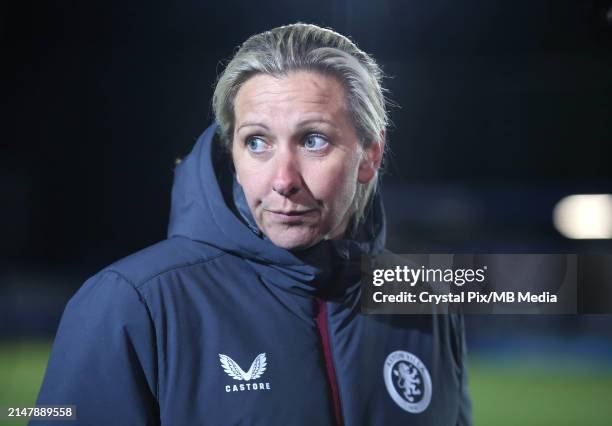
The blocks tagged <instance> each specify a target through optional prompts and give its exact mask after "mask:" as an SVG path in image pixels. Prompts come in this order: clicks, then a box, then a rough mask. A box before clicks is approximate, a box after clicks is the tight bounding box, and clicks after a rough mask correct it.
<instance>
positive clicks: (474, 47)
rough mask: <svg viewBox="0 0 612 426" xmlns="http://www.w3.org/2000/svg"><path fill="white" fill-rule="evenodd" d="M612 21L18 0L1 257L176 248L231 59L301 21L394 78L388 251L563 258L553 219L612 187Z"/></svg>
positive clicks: (505, 7)
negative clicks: (175, 200)
mask: <svg viewBox="0 0 612 426" xmlns="http://www.w3.org/2000/svg"><path fill="white" fill-rule="evenodd" d="M123 3H125V4H123ZM611 5H612V2H610V1H603V2H598V1H563V0H550V1H544V0H535V1H523V2H516V1H499V0H494V1H491V0H489V1H461V2H457V1H451V0H437V1H427V2H417V1H402V2H400V1H397V2H370V1H365V0H355V1H347V0H344V1H342V0H340V1H338V0H336V1H328V0H326V1H308V2H298V1H289V2H277V1H259V2H243V1H235V0H228V1H223V2H202V1H184V2H177V3H176V4H170V3H168V2H158V1H151V2H99V3H92V2H77V1H43V2H13V3H12V4H5V5H3V6H2V9H1V12H0V13H1V16H2V18H1V21H0V22H1V26H2V27H1V28H2V52H3V54H2V56H3V58H4V60H3V61H2V62H3V63H4V65H3V66H2V70H1V72H2V82H3V83H2V84H3V88H2V111H1V116H2V121H3V123H4V124H3V126H2V127H3V132H2V133H3V136H2V139H3V144H2V145H3V155H2V157H1V159H0V161H1V166H2V167H1V170H2V179H0V181H1V182H2V187H1V188H2V193H3V199H4V202H3V203H2V204H3V208H2V209H1V218H2V223H3V225H4V232H3V244H2V245H1V249H0V250H1V252H0V255H1V258H2V259H3V260H4V261H5V262H6V263H7V265H12V266H16V265H18V266H20V267H24V268H30V267H32V266H34V265H37V266H43V267H44V266H53V267H56V266H58V265H66V266H77V265H84V264H89V265H91V267H92V268H94V269H95V267H102V266H103V265H104V264H106V263H108V262H111V261H113V260H115V259H117V258H119V257H122V256H123V255H126V254H128V253H130V252H132V251H134V250H137V249H139V248H142V247H144V246H146V245H149V244H151V243H153V242H155V241H157V240H159V239H161V238H163V237H164V234H165V227H166V222H167V218H168V211H169V199H170V198H169V194H170V188H171V184H172V169H173V164H174V160H175V158H177V157H179V156H182V155H184V154H186V153H187V152H188V151H189V149H190V147H191V145H192V144H193V142H194V141H195V139H196V137H197V136H198V135H199V133H200V132H201V131H202V130H203V129H204V128H206V127H207V125H208V124H209V123H210V121H211V108H210V99H211V95H212V91H213V86H214V82H215V78H216V76H217V73H218V72H220V70H221V69H222V66H221V64H220V62H221V61H223V60H227V59H228V58H229V57H231V55H232V52H234V49H235V48H236V46H238V45H239V44H240V43H241V42H242V41H244V40H245V39H246V38H247V37H248V36H249V35H251V34H254V33H256V32H260V31H263V30H266V29H269V28H272V27H274V26H278V25H281V24H286V23H291V22H296V21H303V22H312V23H317V24H319V25H323V26H330V27H332V28H334V29H336V30H337V31H339V32H341V33H343V34H347V35H349V36H350V37H351V38H352V39H353V40H354V41H355V42H357V43H358V45H359V46H360V47H361V48H362V49H364V50H366V51H367V52H369V53H371V54H372V55H373V56H374V57H375V58H376V59H377V60H378V61H379V62H380V63H381V65H382V66H383V68H384V70H385V71H386V73H387V74H388V75H389V77H390V78H389V79H388V80H387V82H386V84H387V87H388V88H389V89H390V98H391V99H392V100H393V101H394V102H395V103H397V104H398V105H399V107H398V108H392V109H391V117H392V120H393V122H394V123H395V126H394V127H393V128H392V129H390V131H389V142H390V147H391V149H392V153H391V154H392V155H391V156H390V157H389V161H388V165H387V166H388V167H387V175H386V177H385V181H384V183H385V187H388V188H389V189H388V192H390V193H393V195H394V196H393V197H389V198H391V199H392V200H393V205H391V206H388V215H389V217H390V220H391V226H392V229H396V230H398V229H400V230H402V236H401V238H392V239H391V241H390V243H391V246H392V248H393V249H395V250H397V251H407V250H410V249H413V248H419V249H423V250H425V249H430V248H431V247H432V246H436V247H437V246H439V245H442V246H444V247H446V246H449V245H450V246H451V247H453V246H456V245H464V244H468V245H476V246H477V247H482V246H483V245H484V246H488V245H498V246H501V247H504V246H518V247H522V246H527V245H529V246H543V247H547V248H548V247H550V246H551V244H554V245H556V246H561V247H564V248H568V244H567V241H565V240H564V239H562V238H561V237H560V236H559V235H558V234H557V233H556V232H555V231H554V229H553V227H552V222H551V220H550V214H551V209H552V206H553V205H554V203H556V202H557V201H558V200H559V199H560V198H561V196H562V195H564V194H565V193H572V192H577V191H578V192H580V191H582V192H585V191H586V192H593V191H595V192H610V190H611V188H612V186H611V185H610V183H611V181H612V168H611V167H610V158H611V157H610V151H611V150H610V141H611V140H612V139H611V136H612V124H611V121H612V120H611V119H612V96H611V94H612V31H611V30H612V26H611V25H610V22H609V21H608V20H607V19H606V12H607V10H608V9H607V8H608V7H610V6H611ZM449 209H450V211H449ZM453 213H456V214H453ZM421 222H422V223H421ZM393 226H395V227H396V228H393ZM394 234H397V233H394ZM573 244H578V243H573ZM593 244H595V242H591V243H590V244H589V245H588V246H589V247H591V246H592V245H593ZM583 246H584V245H583ZM572 247H573V246H572ZM581 247H582V246H581ZM606 247H609V245H608V246H606ZM92 272H93V271H92Z"/></svg>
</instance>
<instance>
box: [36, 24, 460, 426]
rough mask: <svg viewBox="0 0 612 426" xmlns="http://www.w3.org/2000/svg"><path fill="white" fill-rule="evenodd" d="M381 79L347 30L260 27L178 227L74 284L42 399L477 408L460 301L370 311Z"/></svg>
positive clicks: (225, 90)
mask: <svg viewBox="0 0 612 426" xmlns="http://www.w3.org/2000/svg"><path fill="white" fill-rule="evenodd" d="M380 80H381V72H380V69H379V67H378V66H377V64H376V63H375V62H374V61H373V59H372V58H371V57H369V56H368V55H367V54H365V53H364V52H362V51H361V50H359V49H358V48H357V47H356V46H355V45H354V44H353V43H352V42H351V41H350V40H348V39H347V38H346V37H344V36H342V35H340V34H337V33H335V32H333V31H331V30H327V29H322V28H319V27H317V26H314V25H305V24H295V25H289V26H284V27H280V28H275V29H273V30H271V31H268V32H264V33H261V34H257V35H255V36H253V37H251V38H250V39H249V40H247V41H246V42H245V43H244V44H243V45H242V46H241V48H240V50H239V51H238V52H237V54H236V55H235V57H234V58H233V59H232V61H231V62H229V63H228V65H227V67H226V68H225V71H224V72H223V74H222V75H221V76H220V78H219V81H218V82H217V86H216V90H215V94H214V99H213V107H214V111H215V118H216V124H214V125H212V126H211V127H209V128H208V129H207V130H206V131H205V132H204V134H203V135H202V136H201V137H200V139H199V140H198V142H197V143H196V145H195V147H194V149H193V151H192V152H191V154H190V155H189V156H188V157H187V158H186V159H185V160H184V161H183V162H182V163H181V164H180V165H179V166H178V167H177V170H176V178H175V183H174V187H173V191H172V211H171V218H170V226H169V231H168V239H167V240H165V241H162V242H160V243H158V244H156V245H154V246H152V247H149V248H147V249H145V250H143V251H141V252H139V253H136V254H134V255H132V256H130V257H128V258H126V259H123V260H121V261H119V262H117V263H115V264H113V265H111V266H109V267H108V268H106V269H104V270H103V271H101V272H100V273H98V274H97V275H95V276H94V277H92V278H91V279H89V280H88V281H87V282H86V283H85V284H84V285H83V287H82V288H81V289H80V290H79V291H78V292H77V294H76V295H75V296H74V297H73V298H72V299H71V301H70V302H69V304H68V306H67V308H66V311H65V313H64V316H63V318H62V321H61V324H60V328H59V331H58V334H57V338H56V341H55V344H54V346H53V350H52V354H51V358H50V361H49V365H48V368H47V373H46V377H45V380H44V383H43V386H42V389H41V392H40V396H39V400H38V403H39V404H74V405H75V406H76V412H77V418H78V422H79V423H81V424H87V425H97V424H100V425H119V424H125V425H139V424H159V423H161V424H164V425H191V424H193V425H206V424H211V425H224V424H262V425H273V424H279V425H302V424H303V425H341V424H345V425H366V424H368V425H369V424H381V425H382V424H384V425H395V424H415V425H425V424H427V425H446V424H448V425H451V424H452V425H455V424H469V423H470V406H469V398H468V397H467V392H466V376H465V372H464V365H463V352H464V341H463V334H462V330H463V328H462V323H461V320H460V318H458V317H456V316H452V315H427V316H414V315H412V316H410V315H407V316H400V315H395V316H365V315H363V314H361V312H360V309H359V306H360V276H359V269H360V268H359V265H360V259H361V257H362V256H364V255H370V254H377V253H380V252H381V251H383V246H384V240H385V225H384V215H383V209H382V204H381V201H380V198H379V196H378V193H377V191H376V183H377V179H378V171H379V168H380V165H381V161H382V157H383V153H384V145H385V128H386V125H387V114H386V110H385V100H384V96H383V89H382V88H381V84H380ZM53 424H57V423H55V422H54V423H53ZM72 424H74V423H72Z"/></svg>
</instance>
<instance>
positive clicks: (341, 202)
mask: <svg viewBox="0 0 612 426" xmlns="http://www.w3.org/2000/svg"><path fill="white" fill-rule="evenodd" d="M345 99H346V96H345V92H344V88H343V87H342V85H341V84H340V83H339V82H338V81H337V80H336V79H335V78H333V77H330V76H326V75H323V74H319V73H314V72H306V71H300V72H295V73H291V74H290V75H289V76H287V77H284V78H275V77H272V76H269V75H263V74H260V75H256V76H254V77H252V78H250V79H249V80H247V81H246V82H245V83H244V84H243V85H242V87H241V88H240V89H239V91H238V93H237V96H236V99H235V104H234V113H235V126H234V135H233V143H232V157H233V160H234V165H235V168H236V173H237V178H238V182H239V183H240V185H241V186H242V188H243V190H244V193H245V196H246V200H247V202H248V205H249V208H250V210H251V213H252V214H253V217H254V218H255V221H256V222H257V225H258V226H259V229H261V231H262V232H263V233H264V234H265V235H266V236H267V237H268V238H269V239H270V240H271V241H272V242H273V243H274V244H276V245H277V246H280V247H283V248H285V249H289V250H293V249H304V248H308V247H310V246H312V245H314V244H316V243H318V242H319V241H321V240H323V239H327V238H339V237H341V236H342V234H343V233H344V231H345V229H346V226H347V223H348V221H349V219H350V215H351V213H352V212H351V211H350V209H351V206H352V203H353V198H354V196H355V191H356V188H357V182H361V183H367V182H369V181H370V180H371V179H373V178H374V177H375V175H376V170H377V168H378V166H379V164H380V157H381V152H382V150H381V148H382V147H381V144H378V143H373V144H371V147H370V148H366V149H363V148H362V147H361V146H360V144H359V142H358V138H357V134H356V131H355V128H354V127H353V124H352V121H351V118H350V116H349V113H348V111H347V109H346V105H345Z"/></svg>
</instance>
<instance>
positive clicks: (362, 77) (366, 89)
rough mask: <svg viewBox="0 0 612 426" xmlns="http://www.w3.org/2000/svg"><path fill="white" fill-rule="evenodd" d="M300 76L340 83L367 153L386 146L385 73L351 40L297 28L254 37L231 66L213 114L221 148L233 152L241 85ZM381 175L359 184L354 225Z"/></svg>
mask: <svg viewBox="0 0 612 426" xmlns="http://www.w3.org/2000/svg"><path fill="white" fill-rule="evenodd" d="M295 71H314V72H319V73H323V74H326V75H331V76H333V77H335V78H337V79H338V80H339V81H340V82H341V83H342V85H343V86H344V88H345V91H346V105H347V109H348V111H349V114H350V116H351V119H352V121H353V125H354V126H355V130H356V133H357V135H358V137H359V141H360V144H361V146H362V147H363V148H367V147H368V146H370V144H372V143H384V140H381V138H383V137H384V135H385V130H386V128H387V125H388V122H389V118H388V114H387V108H386V106H387V101H386V99H385V96H384V92H385V89H384V88H383V87H382V78H383V73H382V70H381V68H380V67H379V66H378V64H377V63H376V62H375V61H374V59H372V57H370V56H369V55H368V54H367V53H365V52H363V51H362V50H360V49H359V48H358V47H357V46H356V45H355V44H354V43H353V42H352V41H351V40H349V39H348V38H347V37H345V36H343V35H341V34H338V33H337V32H334V31H332V30H330V29H327V28H321V27H318V26H316V25H312V24H303V23H296V24H291V25H285V26H282V27H278V28H274V29H272V30H270V31H265V32H263V33H260V34H256V35H253V36H251V37H250V38H249V39H248V40H247V41H245V42H244V43H243V44H242V45H241V46H240V48H239V49H238V52H237V53H236V54H235V55H234V57H233V58H232V59H231V60H230V61H229V63H228V64H227V65H226V67H225V70H224V71H223V72H222V74H221V75H220V76H219V78H218V80H217V84H216V87H215V92H214V95H213V111H214V114H215V119H216V121H217V123H218V124H219V134H220V136H221V141H222V143H223V144H224V145H225V146H226V147H228V148H230V147H231V144H232V139H233V133H234V124H235V116H234V101H235V98H236V95H237V93H238V90H239V89H240V87H241V85H242V84H243V83H244V82H245V81H247V80H248V79H249V78H251V77H253V76H254V75H256V74H268V75H271V76H274V77H284V76H287V75H288V74H289V73H291V72H295ZM377 182H378V175H377V176H376V177H375V178H374V179H372V180H371V181H370V182H368V183H367V184H360V183H358V184H357V191H356V193H355V197H354V201H353V212H354V214H355V217H354V219H357V220H356V221H355V222H357V221H358V220H359V219H361V218H362V217H363V215H364V211H365V208H366V206H367V204H368V202H369V200H370V198H371V197H372V194H373V193H374V191H375V189H376V185H377Z"/></svg>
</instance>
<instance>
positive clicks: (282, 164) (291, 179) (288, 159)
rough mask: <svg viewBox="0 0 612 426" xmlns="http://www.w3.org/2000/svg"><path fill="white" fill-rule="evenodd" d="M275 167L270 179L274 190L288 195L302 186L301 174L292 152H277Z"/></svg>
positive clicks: (285, 195)
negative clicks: (272, 177)
mask: <svg viewBox="0 0 612 426" xmlns="http://www.w3.org/2000/svg"><path fill="white" fill-rule="evenodd" d="M275 167H276V170H275V173H274V179H273V181H272V189H273V190H274V192H277V193H278V194H280V195H282V196H283V197H290V196H292V195H294V194H296V193H297V192H299V191H300V189H301V188H302V175H301V173H300V170H299V164H298V161H297V159H296V158H295V155H294V154H293V153H292V152H278V153H277V158H276V161H275Z"/></svg>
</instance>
